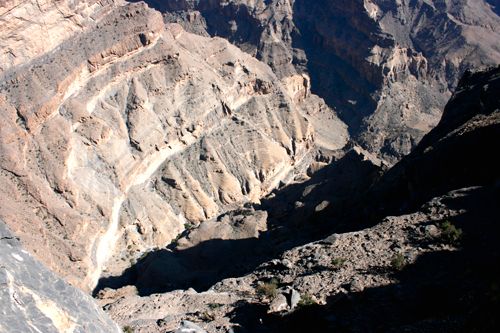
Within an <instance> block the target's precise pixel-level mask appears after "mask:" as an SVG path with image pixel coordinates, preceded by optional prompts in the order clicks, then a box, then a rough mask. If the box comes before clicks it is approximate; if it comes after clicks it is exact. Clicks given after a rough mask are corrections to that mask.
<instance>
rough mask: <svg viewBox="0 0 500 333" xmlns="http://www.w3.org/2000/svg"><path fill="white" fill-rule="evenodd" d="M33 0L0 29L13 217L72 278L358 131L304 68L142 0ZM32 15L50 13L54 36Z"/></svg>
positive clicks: (250, 192)
mask: <svg viewBox="0 0 500 333" xmlns="http://www.w3.org/2000/svg"><path fill="white" fill-rule="evenodd" d="M35 5H36V4H35V2H30V1H27V2H22V3H8V6H9V7H7V9H6V10H4V13H3V14H2V15H3V17H4V18H5V20H3V21H2V26H0V31H1V32H2V34H4V35H5V36H9V37H8V38H6V39H3V38H2V41H3V42H4V44H3V53H2V54H4V56H5V57H6V59H4V60H3V63H2V72H1V74H0V75H1V77H0V104H1V107H2V119H3V123H2V127H1V132H0V143H1V150H0V165H1V168H0V175H1V176H0V183H1V186H0V189H1V190H0V191H1V198H2V199H1V204H0V217H2V218H3V219H4V220H5V221H6V223H7V224H8V225H9V226H10V227H11V228H12V229H13V231H14V232H15V233H16V234H17V235H18V236H19V237H20V238H21V240H22V241H23V243H24V244H25V246H26V248H27V249H28V250H30V251H31V252H32V253H34V255H35V256H37V257H38V258H39V259H40V260H41V261H43V262H44V263H45V264H47V265H48V266H49V267H51V268H52V269H54V270H55V271H56V272H58V273H59V274H61V275H63V276H65V277H66V278H68V279H69V281H71V283H73V284H74V285H77V286H80V287H82V288H84V289H86V290H89V289H91V288H93V287H94V286H95V284H96V283H97V279H98V278H99V277H100V276H101V274H104V275H106V274H118V273H120V272H121V271H123V270H124V269H125V268H127V267H128V266H130V264H131V262H132V261H134V260H135V259H136V258H137V257H139V256H140V255H141V254H142V253H143V252H144V251H146V250H148V249H152V248H154V247H163V246H165V245H166V244H168V243H170V242H171V240H172V239H174V238H175V237H176V236H177V235H178V234H179V233H180V232H182V231H183V230H184V229H185V228H187V227H188V226H195V225H198V224H199V223H200V222H203V221H205V220H207V219H210V218H213V217H216V216H218V215H219V214H221V213H224V212H225V211H228V210H230V209H234V208H236V207H240V206H242V205H243V204H245V203H246V202H258V201H259V199H260V198H261V197H262V196H263V195H265V194H267V193H269V192H270V191H271V190H272V189H274V188H275V187H277V186H278V185H279V184H283V183H287V182H289V181H291V180H293V179H294V178H295V177H296V176H297V177H302V176H300V175H301V174H303V173H304V172H305V170H306V168H307V167H308V165H309V164H310V163H311V161H313V160H314V159H315V158H316V156H317V154H318V151H319V150H321V151H322V153H321V155H322V156H326V157H325V158H328V156H331V155H332V154H334V153H335V151H339V150H340V149H341V148H342V147H343V146H344V145H345V144H346V142H347V140H348V134H347V129H346V126H345V125H344V124H343V123H342V122H341V121H340V120H338V118H337V117H336V116H335V114H334V113H333V111H332V110H330V109H329V108H328V107H327V106H326V105H325V104H324V102H323V101H322V100H321V99H320V98H318V97H316V96H314V95H311V94H310V91H309V81H308V80H307V79H306V78H305V77H302V76H300V75H296V76H294V77H291V78H288V79H287V80H284V81H280V80H279V79H278V78H277V77H276V76H275V74H274V73H273V72H272V71H271V69H270V68H269V67H268V66H266V65H265V64H263V63H261V62H259V61H257V60H256V59H254V58H252V57H251V56H250V55H248V54H246V53H244V52H242V51H240V50H239V49H237V48H236V47H235V46H233V45H231V44H229V43H228V42H227V41H225V40H223V39H220V38H207V37H200V36H197V35H193V34H190V33H187V32H185V31H184V30H183V29H182V28H181V27H180V26H179V25H175V24H173V25H167V26H165V25H164V23H163V20H162V17H161V15H160V14H159V13H158V12H155V11H154V10H152V9H148V8H147V7H146V6H145V5H144V4H129V3H126V2H123V3H113V2H96V3H93V2H88V3H86V2H79V3H78V4H75V3H72V2H62V3H52V2H48V3H46V4H44V5H43V6H40V7H37V6H35ZM31 16H37V19H38V20H39V21H40V22H53V23H51V24H48V23H46V25H47V27H46V28H45V29H46V30H44V33H47V34H49V35H50V36H54V39H53V40H52V39H51V42H50V43H41V44H40V45H39V44H37V41H38V39H37V38H38V37H37V38H35V37H34V36H35V34H36V33H38V30H37V29H39V27H38V24H35V23H33V22H30V21H29V20H27V19H28V18H30V17H31ZM9 41H12V43H9ZM16 41H22V43H23V44H22V45H20V44H19V42H16ZM16 43H17V44H16ZM11 49H15V50H14V51H15V52H17V53H16V54H14V55H13V56H9V54H10V53H12V52H10V51H9V50H11ZM9 52H10V53H9ZM35 55H36V56H35ZM103 272H104V273H103Z"/></svg>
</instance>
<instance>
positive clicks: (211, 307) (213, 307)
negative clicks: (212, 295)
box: [207, 303, 222, 310]
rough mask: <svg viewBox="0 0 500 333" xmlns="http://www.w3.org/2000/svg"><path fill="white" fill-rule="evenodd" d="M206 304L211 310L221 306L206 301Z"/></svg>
mask: <svg viewBox="0 0 500 333" xmlns="http://www.w3.org/2000/svg"><path fill="white" fill-rule="evenodd" d="M207 305H208V308H209V309H211V310H215V309H218V308H220V307H221V306H222V304H219V303H208V304H207Z"/></svg>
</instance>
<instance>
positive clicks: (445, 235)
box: [439, 221, 463, 244]
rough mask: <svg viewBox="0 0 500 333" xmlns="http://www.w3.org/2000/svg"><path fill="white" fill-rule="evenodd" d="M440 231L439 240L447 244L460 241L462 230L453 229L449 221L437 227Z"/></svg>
mask: <svg viewBox="0 0 500 333" xmlns="http://www.w3.org/2000/svg"><path fill="white" fill-rule="evenodd" d="M439 228H440V229H441V240H442V241H443V242H445V243H448V244H457V243H460V241H461V240H462V236H463V232H462V229H460V228H457V227H455V226H454V225H453V224H451V222H450V221H444V222H443V223H441V225H440V226H439Z"/></svg>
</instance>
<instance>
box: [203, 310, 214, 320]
mask: <svg viewBox="0 0 500 333" xmlns="http://www.w3.org/2000/svg"><path fill="white" fill-rule="evenodd" d="M200 319H201V320H203V321H205V322H210V321H214V320H215V315H214V314H213V313H210V312H207V311H205V312H203V313H202V314H201V315H200Z"/></svg>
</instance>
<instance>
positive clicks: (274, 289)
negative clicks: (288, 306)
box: [257, 279, 278, 299]
mask: <svg viewBox="0 0 500 333" xmlns="http://www.w3.org/2000/svg"><path fill="white" fill-rule="evenodd" d="M257 294H258V295H259V296H261V297H267V298H271V299H272V298H275V297H276V295H277V294H278V280H276V279H271V281H269V282H265V283H263V284H261V285H259V286H257Z"/></svg>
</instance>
